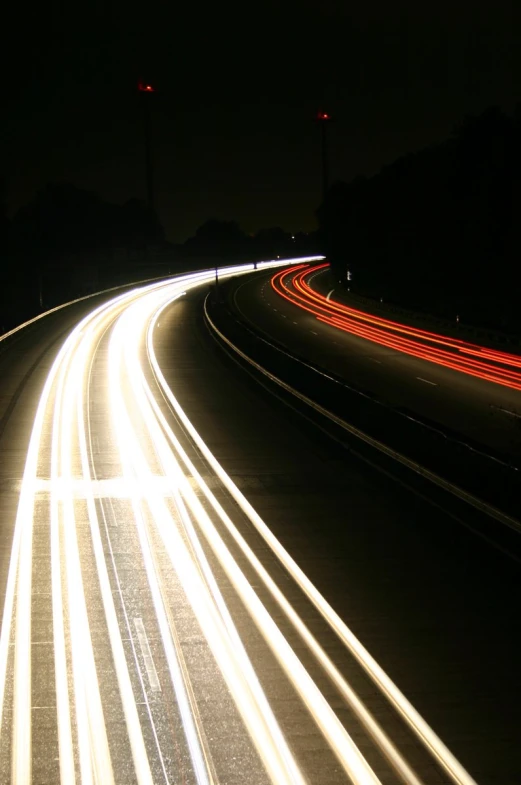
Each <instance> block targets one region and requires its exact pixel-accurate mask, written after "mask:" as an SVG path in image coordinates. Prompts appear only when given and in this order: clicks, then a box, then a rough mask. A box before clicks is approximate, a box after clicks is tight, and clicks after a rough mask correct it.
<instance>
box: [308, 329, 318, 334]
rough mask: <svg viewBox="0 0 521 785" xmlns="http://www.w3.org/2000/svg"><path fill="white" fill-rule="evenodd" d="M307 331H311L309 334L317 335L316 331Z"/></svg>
mask: <svg viewBox="0 0 521 785" xmlns="http://www.w3.org/2000/svg"><path fill="white" fill-rule="evenodd" d="M309 332H310V333H311V335H318V333H316V332H315V331H314V330H310V331H309Z"/></svg>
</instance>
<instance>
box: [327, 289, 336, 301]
mask: <svg viewBox="0 0 521 785" xmlns="http://www.w3.org/2000/svg"><path fill="white" fill-rule="evenodd" d="M334 291H335V290H334V289H331V291H330V292H329V294H328V296H327V297H326V300H329V298H330V297H331V295H332V294H333V292H334Z"/></svg>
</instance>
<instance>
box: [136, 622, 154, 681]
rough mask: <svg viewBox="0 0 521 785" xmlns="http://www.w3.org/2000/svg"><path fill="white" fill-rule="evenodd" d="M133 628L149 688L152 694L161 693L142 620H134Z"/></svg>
mask: <svg viewBox="0 0 521 785" xmlns="http://www.w3.org/2000/svg"><path fill="white" fill-rule="evenodd" d="M134 626H135V628H136V633H137V637H138V641H139V646H140V648H141V654H142V655H143V661H144V663H145V668H146V672H147V676H148V681H149V683H150V688H151V690H152V691H153V692H161V685H160V683H159V677H158V675H157V671H156V666H155V665H154V660H153V659H152V652H151V651H150V644H149V643H148V638H147V634H146V632H145V625H144V624H143V619H139V618H138V619H134Z"/></svg>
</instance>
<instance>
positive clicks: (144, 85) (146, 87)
mask: <svg viewBox="0 0 521 785" xmlns="http://www.w3.org/2000/svg"><path fill="white" fill-rule="evenodd" d="M137 89H138V90H139V92H140V93H155V92H156V91H155V89H154V88H153V87H152V85H151V84H148V82H142V81H141V80H140V81H139V82H138V83H137Z"/></svg>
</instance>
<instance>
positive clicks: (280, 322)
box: [234, 270, 521, 463]
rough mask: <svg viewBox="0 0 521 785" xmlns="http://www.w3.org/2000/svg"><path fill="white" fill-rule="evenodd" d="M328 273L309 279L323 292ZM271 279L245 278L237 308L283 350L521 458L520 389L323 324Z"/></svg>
mask: <svg viewBox="0 0 521 785" xmlns="http://www.w3.org/2000/svg"><path fill="white" fill-rule="evenodd" d="M326 274H327V271H326V272H324V271H323V270H322V271H320V272H318V273H317V274H315V277H314V278H310V279H309V283H310V284H311V286H312V287H317V288H318V290H319V291H322V292H325V288H324V284H323V283H321V279H324V276H325V275H326ZM270 280H271V276H265V277H264V278H263V279H262V278H256V277H249V278H248V279H246V280H245V281H244V282H243V283H240V284H239V285H238V286H237V288H236V291H235V295H234V300H235V304H236V307H237V309H238V311H239V312H240V313H241V314H242V315H243V316H244V317H245V318H246V319H248V320H249V321H251V322H252V323H253V324H255V327H256V328H257V329H259V328H260V329H261V330H263V331H264V332H265V333H266V334H267V335H268V336H271V337H272V338H275V339H276V340H277V341H279V342H281V343H282V344H284V345H285V346H286V347H287V348H288V351H290V352H295V353H297V354H298V355H299V356H305V357H307V358H309V360H310V361H311V362H312V363H316V364H317V365H319V366H321V367H322V368H324V369H326V370H327V371H329V372H331V373H334V374H336V375H338V376H339V377H341V378H344V379H346V380H347V381H348V382H349V383H351V384H353V385H354V386H355V387H357V388H358V389H361V390H364V391H368V392H369V393H371V394H374V395H376V396H377V397H378V398H379V400H381V401H382V402H384V403H385V404H388V405H389V406H390V407H395V408H399V409H401V410H403V411H406V412H410V413H412V414H413V415H414V416H417V417H419V418H421V419H422V420H423V421H425V422H427V423H429V424H433V425H437V424H439V425H441V426H442V427H443V428H445V429H447V430H448V431H449V432H450V433H453V434H458V435H460V436H461V438H462V439H467V440H469V441H470V443H471V444H476V445H480V446H481V447H482V448H483V449H484V450H488V451H490V452H492V453H493V454H497V455H499V456H501V457H503V458H505V459H506V460H514V461H516V462H517V463H519V461H520V456H521V391H520V390H516V389H510V388H509V387H505V386H501V385H499V384H494V383H492V382H488V381H484V380H482V379H479V378H476V377H475V376H470V375H467V374H465V373H461V372H459V371H456V370H453V369H451V368H447V367H444V366H442V365H437V364H434V363H432V362H428V361H426V360H423V359H419V358H417V357H413V356H410V355H407V354H404V353H403V352H400V351H398V350H396V349H393V348H389V347H388V346H381V345H379V344H378V343H375V342H373V341H369V340H365V339H364V338H362V337H359V336H357V335H353V334H351V333H348V332H344V331H343V330H340V329H337V328H336V327H334V326H332V325H329V324H325V323H323V322H321V321H319V320H318V319H317V318H316V316H315V315H314V314H311V313H307V312H306V311H304V310H302V309H301V308H299V307H297V306H296V305H294V304H292V303H291V302H288V301H286V300H285V299H283V298H282V297H281V296H280V295H278V294H277V293H276V292H275V291H274V290H273V288H272V286H271V284H270ZM289 283H290V284H291V279H290V280H289ZM326 288H327V286H326ZM332 298H333V299H334V292H333V294H332ZM517 371H519V369H517ZM518 375H519V374H518Z"/></svg>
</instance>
